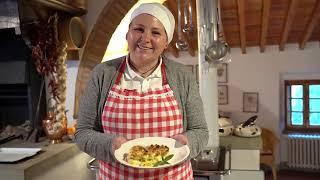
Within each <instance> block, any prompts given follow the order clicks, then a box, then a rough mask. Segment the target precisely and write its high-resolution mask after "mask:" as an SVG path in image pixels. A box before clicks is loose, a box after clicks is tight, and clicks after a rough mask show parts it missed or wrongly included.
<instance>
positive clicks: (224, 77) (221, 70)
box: [217, 64, 228, 83]
mask: <svg viewBox="0 0 320 180" xmlns="http://www.w3.org/2000/svg"><path fill="white" fill-rule="evenodd" d="M217 78H218V83H227V82H228V64H219V65H218V66H217Z"/></svg>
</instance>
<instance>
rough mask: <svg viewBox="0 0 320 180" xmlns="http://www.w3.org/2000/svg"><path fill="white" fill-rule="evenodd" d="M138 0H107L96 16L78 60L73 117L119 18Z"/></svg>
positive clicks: (119, 20) (75, 115)
mask: <svg viewBox="0 0 320 180" xmlns="http://www.w3.org/2000/svg"><path fill="white" fill-rule="evenodd" d="M137 1H138V0H126V1H124V0H109V2H108V3H107V4H106V5H105V7H104V8H103V10H102V11H101V13H100V14H99V16H98V19H97V21H96V23H95V25H94V27H93V29H92V31H91V32H90V34H89V37H88V40H87V43H86V45H85V47H84V50H83V54H82V58H81V60H80V64H79V69H78V75H77V79H76V92H75V101H74V117H75V118H77V115H78V111H79V100H80V97H81V95H82V93H83V91H84V88H85V86H86V83H87V81H88V79H89V76H90V73H91V71H92V69H93V68H94V67H95V66H96V65H97V64H99V63H100V62H101V60H102V58H103V55H104V53H105V50H106V48H107V46H108V44H109V41H110V39H111V36H112V34H113V33H114V31H115V30H116V28H117V26H118V25H119V24H120V22H121V20H122V19H123V18H124V16H125V15H126V14H127V12H128V11H129V10H130V9H131V7H132V6H133V5H134V4H136V3H137Z"/></svg>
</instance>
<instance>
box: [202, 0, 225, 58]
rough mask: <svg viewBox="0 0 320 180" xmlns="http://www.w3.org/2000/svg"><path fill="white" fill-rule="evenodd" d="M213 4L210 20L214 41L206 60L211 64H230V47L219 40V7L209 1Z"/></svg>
mask: <svg viewBox="0 0 320 180" xmlns="http://www.w3.org/2000/svg"><path fill="white" fill-rule="evenodd" d="M209 2H210V3H213V7H215V8H213V10H212V11H211V13H210V14H209V16H210V17H209V19H210V23H211V29H210V30H211V36H210V38H213V41H212V42H211V44H210V45H209V47H208V48H207V49H206V55H205V60H206V61H207V62H209V63H214V64H221V63H229V62H230V61H231V57H230V56H231V55H230V47H229V46H228V44H227V43H226V42H222V41H220V40H219V38H218V18H219V17H220V16H218V9H219V8H218V6H217V0H216V1H213V2H211V1H209Z"/></svg>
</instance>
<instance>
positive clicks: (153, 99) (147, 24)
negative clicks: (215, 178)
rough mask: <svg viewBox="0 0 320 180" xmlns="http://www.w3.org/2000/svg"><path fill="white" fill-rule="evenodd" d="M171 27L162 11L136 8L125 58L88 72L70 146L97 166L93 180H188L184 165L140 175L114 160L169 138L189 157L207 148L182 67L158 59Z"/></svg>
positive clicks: (196, 100)
mask: <svg viewBox="0 0 320 180" xmlns="http://www.w3.org/2000/svg"><path fill="white" fill-rule="evenodd" d="M174 27H175V22H174V17H173V15H172V14H171V12H170V11H169V10H168V9H167V8H166V7H165V6H163V5H161V4H159V3H148V4H142V5H140V6H139V7H138V8H137V9H135V10H134V12H133V13H132V15H131V21H130V25H129V30H128V32H127V34H126V39H127V41H128V47H129V54H128V56H127V57H126V58H119V59H115V60H111V61H108V62H104V63H101V64H99V65H98V66H97V67H95V68H94V70H93V73H92V77H91V79H90V81H89V82H88V85H87V88H86V90H85V92H84V95H83V97H82V100H81V104H80V111H79V119H78V124H77V131H76V134H75V140H76V143H77V144H78V146H79V147H80V149H81V150H83V151H84V152H86V153H88V154H90V155H91V156H93V157H95V158H96V159H99V160H100V161H99V162H100V170H99V179H128V178H134V179H137V178H142V179H173V178H175V179H193V177H192V176H193V173H192V168H191V163H190V161H189V160H187V161H185V162H183V163H180V164H179V165H176V166H173V167H169V168H162V169H156V170H142V169H136V168H130V167H127V166H123V165H121V164H120V163H118V162H117V161H116V160H115V158H114V151H115V150H116V149H118V148H119V147H120V146H121V144H123V143H125V142H126V141H128V140H131V139H135V138H140V137H148V136H151V137H153V136H162V137H171V138H174V139H176V140H177V141H179V142H181V143H182V144H187V145H188V146H189V148H190V151H191V152H190V157H194V156H196V155H197V154H198V153H199V152H200V151H201V150H202V148H203V147H204V146H205V145H206V144H207V141H208V129H207V125H206V121H205V118H204V113H203V107H202V101H201V98H200V95H199V91H198V88H197V84H196V81H195V78H194V77H193V76H192V75H190V73H189V72H188V70H187V69H186V67H185V66H183V65H181V64H178V63H176V62H173V61H170V60H168V59H165V58H163V57H162V56H161V54H162V53H163V51H164V50H165V48H167V47H168V44H169V43H170V41H171V40H172V37H173V32H174ZM155 143H157V142H155Z"/></svg>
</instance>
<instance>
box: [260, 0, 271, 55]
mask: <svg viewBox="0 0 320 180" xmlns="http://www.w3.org/2000/svg"><path fill="white" fill-rule="evenodd" d="M270 5H271V2H270V0H263V7H262V19H261V21H262V24H261V25H262V26H261V37H260V52H264V51H265V45H266V41H267V32H268V22H269V14H270Z"/></svg>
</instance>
